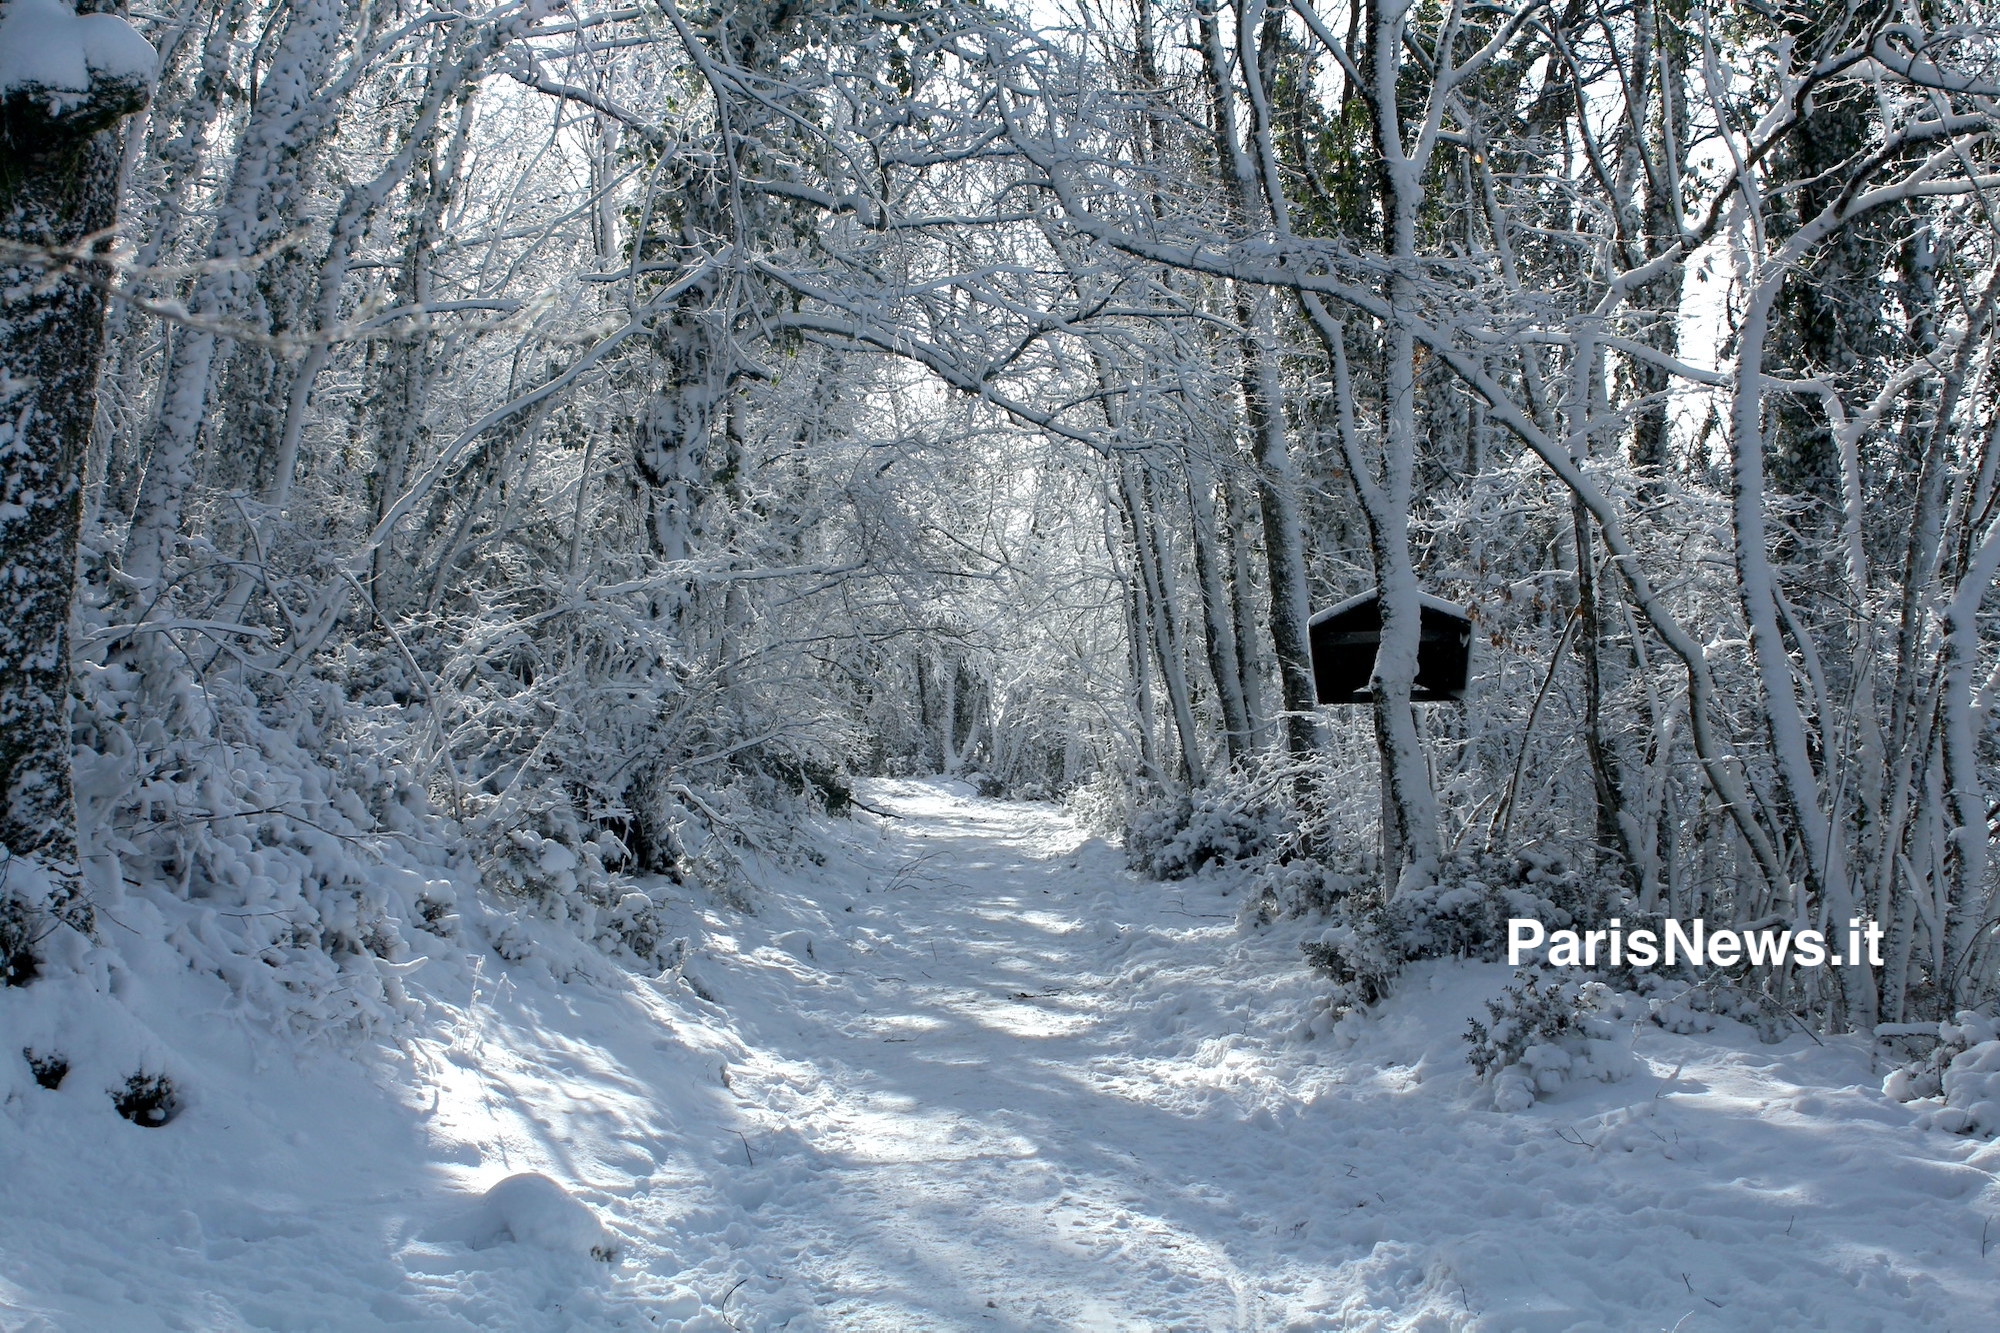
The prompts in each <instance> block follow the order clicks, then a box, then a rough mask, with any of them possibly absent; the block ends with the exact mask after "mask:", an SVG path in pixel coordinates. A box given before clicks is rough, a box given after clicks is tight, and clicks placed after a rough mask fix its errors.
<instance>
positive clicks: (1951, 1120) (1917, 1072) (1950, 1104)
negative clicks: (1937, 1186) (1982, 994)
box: [1877, 1010, 2000, 1138]
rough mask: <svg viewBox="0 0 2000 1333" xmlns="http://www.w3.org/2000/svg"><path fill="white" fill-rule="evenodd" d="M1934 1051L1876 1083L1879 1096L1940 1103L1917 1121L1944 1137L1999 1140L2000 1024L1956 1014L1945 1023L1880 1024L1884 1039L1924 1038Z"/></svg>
mask: <svg viewBox="0 0 2000 1333" xmlns="http://www.w3.org/2000/svg"><path fill="white" fill-rule="evenodd" d="M1932 1033H1935V1034H1936V1036H1937V1045H1936V1046H1934V1047H1932V1049H1931V1050H1930V1051H1929V1052H1927V1053H1925V1054H1924V1055H1922V1056H1920V1057H1918V1058H1917V1059H1914V1060H1911V1061H1910V1062H1908V1063H1907V1064H1905V1065H1903V1066H1901V1067H1900V1068H1897V1069H1894V1070H1892V1071H1890V1073H1889V1076H1888V1077H1887V1078H1885V1079H1884V1080H1883V1081H1882V1091H1883V1093H1884V1094H1886V1095H1887V1096H1889V1097H1892V1098H1894V1099H1895V1100H1896V1101H1899V1102H1916V1101H1927V1100H1930V1099H1933V1098H1936V1099H1940V1100H1941V1101H1942V1105H1940V1106H1938V1107H1936V1108H1935V1109H1932V1110H1929V1111H1926V1112H1925V1113H1924V1114H1923V1115H1921V1116H1920V1117H1919V1118H1918V1120H1919V1123H1920V1124H1922V1125H1924V1126H1925V1127H1926V1128H1929V1129H1941V1130H1943V1131H1945V1132H1946V1133H1948V1134H1978V1135H1981V1136H1983V1137H1988V1138H1991V1137H1993V1136H1995V1135H2000V1018H1995V1017H1993V1016H1992V1015H1989V1014H1979V1013H1974V1012H1972V1011H1971V1010H1961V1011H1960V1012H1959V1014H1958V1015H1957V1018H1956V1019H1955V1020H1954V1021H1952V1022H1948V1023H1937V1024H1935V1025H1933V1024H1927V1023H1926V1024H1894V1025H1887V1024H1885V1025H1884V1026H1883V1027H1882V1028H1878V1029H1877V1034H1878V1035H1881V1036H1887V1037H1904V1038H1907V1037H1911V1036H1928V1035H1930V1034H1932Z"/></svg>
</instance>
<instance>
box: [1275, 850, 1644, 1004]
mask: <svg viewBox="0 0 2000 1333" xmlns="http://www.w3.org/2000/svg"><path fill="white" fill-rule="evenodd" d="M1264 877H1265V879H1266V881H1267V882H1266V886H1265V898H1266V901H1267V902H1269V901H1272V900H1274V899H1277V898H1278V897H1279V895H1280V894H1285V895H1287V896H1289V897H1290V899H1291V900H1292V901H1293V902H1296V903H1299V904H1301V906H1302V907H1305V908H1307V909H1308V910H1309V909H1310V907H1311V906H1317V905H1318V904H1321V903H1324V904H1326V906H1324V907H1322V908H1321V910H1324V911H1326V912H1327V915H1328V916H1329V917H1330V918H1331V923H1330V924H1329V926H1328V927H1327V929H1326V930H1325V931H1323V932H1322V933H1321V934H1320V936H1319V938H1318V939H1316V940H1311V941H1308V942H1307V943H1306V944H1305V945H1304V946H1303V948H1304V950H1305V955H1306V959H1307V961H1308V962H1310V963H1311V964H1312V965H1313V966H1314V967H1315V968H1317V969H1319V970H1320V971H1321V972H1323V973H1325V974H1326V975H1327V976H1328V977H1330V978H1332V979H1333V981H1334V983H1335V984H1336V986H1337V987H1338V988H1339V990H1338V992H1337V994H1336V1002H1337V1003H1342V1004H1349V1005H1353V1004H1373V1003H1375V1002H1376V1001H1377V1000H1379V999H1381V998H1382V997H1383V996H1384V995H1386V994H1387V993H1388V991H1389V987H1390V985H1391V984H1392V983H1393V981H1394V979H1395V977H1396V974H1397V973H1399V972H1400V971H1401V970H1402V968H1403V965H1404V964H1405V963H1408V962H1413V961H1415V960H1416V959H1419V958H1478V959H1483V960H1486V961H1492V960H1493V959H1496V958H1499V957H1500V956H1501V954H1502V953H1503V952H1504V950H1505V948H1506V944H1507V921H1508V918H1510V917H1532V918H1534V919H1535V920H1538V921H1540V922H1542V923H1543V924H1544V925H1545V926H1547V927H1548V928H1549V929H1551V930H1556V929H1562V928H1570V927H1573V926H1575V925H1577V924H1578V923H1580V922H1582V923H1587V922H1592V921H1596V920H1601V919H1603V918H1606V917H1608V916H1610V915H1612V914H1614V912H1615V910H1616V897H1615V892H1616V891H1615V890H1614V889H1613V888H1611V887H1610V886H1608V885H1604V884H1601V883H1597V882H1594V881H1591V880H1588V879H1586V878H1585V877H1584V876H1583V875H1581V874H1579V873H1578V872H1577V871H1575V870H1574V869H1570V868H1567V867H1565V866H1564V864H1563V863H1562V862H1561V861H1560V860H1559V859H1557V858H1555V857H1552V856H1548V855H1545V854H1541V853H1522V854H1521V855H1519V856H1517V857H1514V858H1502V857H1498V856H1492V855H1486V854H1479V855H1473V856H1462V857H1454V858H1453V859H1452V860H1451V861H1449V862H1447V863H1446V865H1445V867H1444V869H1443V871H1442V873H1440V875H1439V876H1438V878H1437V880H1436V881H1435V882H1433V883H1430V884H1426V885H1422V886H1420V887H1417V888H1413V889H1408V890H1406V891H1404V892H1402V893H1399V894H1397V895H1396V896H1395V897H1394V898H1392V899H1391V900H1389V901H1388V902H1386V903H1385V902H1383V901H1382V898H1381V895H1380V893H1379V891H1377V890H1376V889H1375V888H1374V880H1373V877H1372V876H1371V875H1367V874H1364V873H1361V872H1360V871H1340V872H1335V871H1331V870H1329V871H1327V872H1325V873H1324V874H1323V875H1321V876H1319V877H1317V881H1316V891H1315V892H1314V893H1313V895H1312V896H1310V897H1309V896H1308V893H1307V892H1304V891H1301V890H1300V889H1299V888H1297V887H1294V882H1295V881H1296V882H1303V883H1308V884H1312V883H1313V879H1312V877H1310V876H1308V875H1306V874H1304V873H1302V872H1299V871H1295V870H1290V869H1286V870H1284V871H1282V872H1279V873H1277V874H1275V875H1274V874H1273V872H1271V871H1266V872H1265V876H1264ZM1273 881H1275V883H1276V884H1277V885H1281V886H1283V887H1274V884H1273Z"/></svg>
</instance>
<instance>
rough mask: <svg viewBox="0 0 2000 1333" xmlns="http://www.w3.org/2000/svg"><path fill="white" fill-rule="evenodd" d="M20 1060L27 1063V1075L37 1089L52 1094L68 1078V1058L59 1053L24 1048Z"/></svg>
mask: <svg viewBox="0 0 2000 1333" xmlns="http://www.w3.org/2000/svg"><path fill="white" fill-rule="evenodd" d="M21 1058H22V1059H24V1060H26V1061H27V1062H28V1073H29V1074H31V1075H32V1076H33V1077H34V1080H35V1086H36V1087H38V1088H47V1089H48V1090H49V1091H50V1092H54V1091H55V1090H56V1089H57V1088H60V1087H61V1086H62V1081H63V1080H64V1079H65V1078H67V1077H69V1057H68V1056H67V1055H64V1054H63V1053H62V1052H61V1051H38V1050H36V1049H35V1048H34V1047H32V1046H24V1047H22V1048H21Z"/></svg>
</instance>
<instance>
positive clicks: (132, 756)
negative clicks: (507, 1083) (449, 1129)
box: [51, 612, 471, 1036]
mask: <svg viewBox="0 0 2000 1333" xmlns="http://www.w3.org/2000/svg"><path fill="white" fill-rule="evenodd" d="M99 614H101V613H98V612H93V613H92V616H93V617H95V616H97V615H99ZM86 619H87V623H88V620H89V619H90V618H89V617H87V618H86ZM152 646H153V647H157V645H152ZM79 676H80V678H81V679H80V694H81V699H80V706H79V707H78V709H77V719H76V724H77V728H76V729H77V735H78V740H79V745H78V752H77V757H76V778H77V797H78V804H79V807H80V817H81V823H82V827H83V833H84V836H85V839H86V852H87V853H88V859H87V862H86V864H87V865H90V866H92V867H93V869H94V871H95V872H99V873H97V874H96V877H95V878H93V880H92V881H91V885H90V887H91V892H92V894H93V896H94V897H95V899H96V900H97V904H98V906H99V907H100V908H101V909H102V911H103V913H105V914H108V915H110V916H112V917H114V918H118V917H123V916H125V915H126V914H127V913H126V912H125V910H124V906H123V904H125V903H126V902H128V901H131V900H137V901H139V902H142V903H144V904H145V905H146V911H147V912H148V913H149V914H156V916H157V919H158V921H159V923H160V929H161V930H162V932H163V938H164V940H165V942H166V943H168V944H169V945H171V946H172V947H173V948H174V949H175V950H177V951H178V952H179V953H180V954H181V955H182V956H183V957H184V958H185V959H186V960H187V961H188V963H189V965H190V966H192V967H194V968H196V969H197V970H200V971H204V972H208V973H211V974H213V975H216V976H219V977H221V978H222V979H223V980H225V981H226V982H227V983H228V984H229V985H230V986H231V988H232V989H233V990H234V991H235V992H236V993H237V995H238V996H239V997H240V999H241V1001H242V1003H243V1005H244V1008H245V1011H246V1012H247V1013H248V1014H249V1015H251V1016H253V1017H255V1018H257V1019H259V1020H261V1021H263V1022H265V1023H267V1024H269V1025H270V1026H272V1027H275V1028H278V1029H281V1030H285V1031H289V1032H292V1033H296V1034H298V1035H302V1036H314V1035H318V1034H325V1033H331V1032H334V1031H339V1030H381V1029H385V1028H390V1027H393V1026H395V1025H397V1024H399V1023H400V1022H402V1021H403V1020H404V1019H406V1018H408V1017H410V1016H412V1015H413V1014H414V1013H415V1012H416V1010H417V1006H416V1004H415V1002H414V1001H413V1000H412V998H411V997H410V996H409V995H408V993H407V992H406V990H405V988H404V985H403V980H402V978H403V974H404V973H405V972H406V971H408V970H410V969H411V968H413V967H415V966H417V965H418V964H419V963H420V962H421V960H422V957H424V956H430V955H435V954H436V953H437V952H438V951H439V948H440V942H439V937H437V936H435V935H430V934H428V933H426V934H418V933H417V932H416V930H415V927H416V925H417V924H418V923H419V922H420V921H421V919H422V917H421V914H420V911H419V908H418V903H419V902H420V901H422V900H423V899H424V898H425V897H426V895H428V896H430V898H431V899H432V900H433V901H436V900H440V899H447V898H450V897H451V896H452V890H451V889H450V888H449V882H450V881H451V880H452V879H454V878H457V877H461V876H462V877H465V878H470V871H471V867H470V865H469V864H468V863H467V862H466V861H465V859H464V858H463V857H462V855H461V854H460V853H459V851H458V849H457V847H456V843H457V842H458V839H457V837H456V833H455V829H454V828H453V826H452V824H451V823H450V821H449V820H448V819H446V818H444V817H442V816H441V815H440V814H439V813H438V812H436V811H435V810H434V809H433V808H432V806H431V804H430V800H429V797H428V794H427V792H426V790H425V783H424V780H423V778H422V776H421V775H420V773H419V772H418V771H417V770H416V769H415V767H414V766H413V765H412V764H411V763H410V762H408V760H407V758H406V756H410V755H412V754H414V753H416V752H418V750H419V749H420V746H419V745H418V744H417V743H416V737H415V736H413V735H412V728H411V726H410V723H409V721H408V716H407V714H406V713H405V711H404V710H402V709H399V708H394V707H386V708H363V707H359V706H356V705H353V704H351V703H350V702H349V701H348V700H346V699H345V698H344V697H343V695H342V693H341V691H340V690H339V689H338V688H336V687H334V686H332V685H331V684H329V683H328V682H325V681H320V680H317V679H315V678H313V677H309V676H304V675H301V676H299V677H297V678H295V679H292V680H289V681H286V682H284V683H283V687H282V688H279V689H274V690H273V691H272V692H271V693H268V694H264V693H259V692H258V691H257V690H254V689H252V688H251V687H250V686H248V685H246V684H244V683H243V682H242V681H240V680H238V679H236V678H233V677H231V676H229V675H226V674H216V675H213V676H210V677H208V678H205V679H201V680H196V679H194V678H192V677H191V676H190V674H189V673H188V672H187V671H186V670H185V669H184V668H183V667H181V666H178V665H176V664H175V663H173V662H170V661H167V660H165V659H164V657H163V655H162V654H159V653H157V652H154V651H151V650H150V648H149V647H148V646H147V645H144V644H142V645H140V646H139V647H138V648H136V649H130V650H127V649H121V648H119V647H118V646H117V641H116V640H115V639H107V638H102V637H100V638H98V639H96V640H95V641H94V642H93V643H92V644H91V647H90V649H89V650H88V651H86V652H84V653H82V654H80V661H79ZM103 872H108V873H103ZM71 933H72V934H74V933H75V932H71ZM412 936H415V937H416V939H418V940H422V941H424V943H423V944H422V945H421V947H413V944H412ZM62 942H63V941H61V940H52V941H51V944H56V943H62ZM75 943H77V941H75V940H71V941H69V944H68V945H65V947H70V946H72V945H74V944H75ZM72 951H73V949H72Z"/></svg>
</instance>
